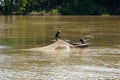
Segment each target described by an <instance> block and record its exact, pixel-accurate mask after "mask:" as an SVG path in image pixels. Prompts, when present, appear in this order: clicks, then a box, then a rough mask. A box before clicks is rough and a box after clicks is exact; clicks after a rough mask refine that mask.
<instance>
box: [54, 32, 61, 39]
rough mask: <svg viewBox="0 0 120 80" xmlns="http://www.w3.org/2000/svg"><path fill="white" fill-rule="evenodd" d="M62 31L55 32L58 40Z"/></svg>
mask: <svg viewBox="0 0 120 80" xmlns="http://www.w3.org/2000/svg"><path fill="white" fill-rule="evenodd" d="M60 33H61V31H57V32H56V34H55V39H56V41H58V39H60Z"/></svg>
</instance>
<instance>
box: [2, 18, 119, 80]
mask: <svg viewBox="0 0 120 80" xmlns="http://www.w3.org/2000/svg"><path fill="white" fill-rule="evenodd" d="M57 30H61V32H62V33H61V38H62V39H64V40H71V41H70V42H69V43H74V42H79V39H80V38H81V37H83V38H85V39H90V40H89V41H88V43H90V45H89V47H88V48H85V49H81V52H62V51H59V52H58V53H52V54H51V52H50V53H43V52H25V51H18V50H16V49H27V48H34V47H42V46H47V45H49V44H52V42H50V41H49V40H51V39H54V34H55V32H56V31H57ZM0 79H1V80H119V79H120V16H0Z"/></svg>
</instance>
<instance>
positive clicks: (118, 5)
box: [0, 0, 120, 15]
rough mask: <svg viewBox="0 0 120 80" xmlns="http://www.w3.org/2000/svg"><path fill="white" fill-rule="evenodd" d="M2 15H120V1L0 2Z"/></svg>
mask: <svg viewBox="0 0 120 80" xmlns="http://www.w3.org/2000/svg"><path fill="white" fill-rule="evenodd" d="M0 14H4V15H12V14H40V15H56V14H57V15H58V14H61V15H104V14H105V15H106V14H107V15H120V0H0Z"/></svg>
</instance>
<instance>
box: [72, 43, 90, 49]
mask: <svg viewBox="0 0 120 80" xmlns="http://www.w3.org/2000/svg"><path fill="white" fill-rule="evenodd" d="M72 45H73V46H75V47H78V48H87V47H88V45H89V43H85V44H82V43H73V44H72Z"/></svg>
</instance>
